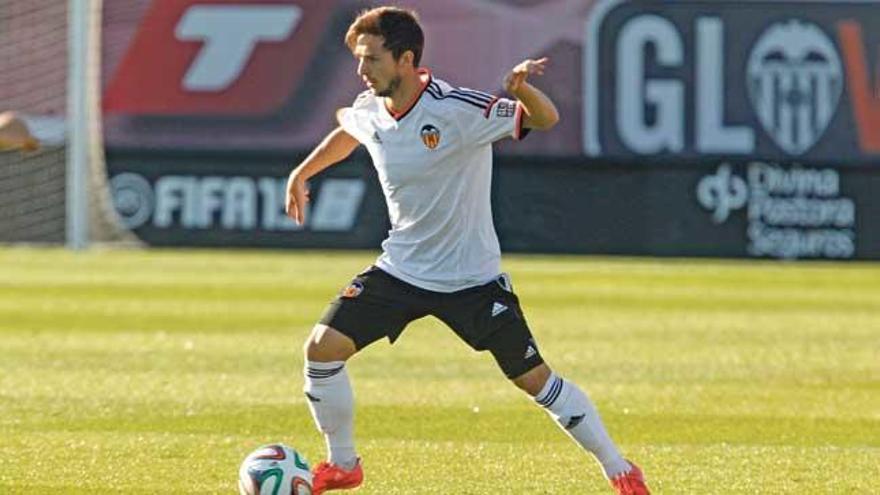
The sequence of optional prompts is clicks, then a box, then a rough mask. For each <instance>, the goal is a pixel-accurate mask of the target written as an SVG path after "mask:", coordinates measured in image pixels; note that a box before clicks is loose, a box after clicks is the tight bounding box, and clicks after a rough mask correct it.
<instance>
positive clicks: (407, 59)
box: [397, 50, 416, 68]
mask: <svg viewBox="0 0 880 495" xmlns="http://www.w3.org/2000/svg"><path fill="white" fill-rule="evenodd" d="M415 59H416V55H415V54H414V53H413V52H412V50H407V51H405V52H403V53H402V54H400V59H399V60H398V61H397V64H398V65H401V66H407V65H410V66H412V67H413V68H415V64H414V63H413V62H415Z"/></svg>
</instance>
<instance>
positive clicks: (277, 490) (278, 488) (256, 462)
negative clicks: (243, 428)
mask: <svg viewBox="0 0 880 495" xmlns="http://www.w3.org/2000/svg"><path fill="white" fill-rule="evenodd" d="M238 493H240V494H241V495H312V473H311V471H309V464H308V463H307V462H306V461H305V459H303V458H302V457H301V456H300V455H299V453H298V452H297V451H296V450H294V449H292V448H290V447H288V446H286V445H283V444H280V443H276V444H272V445H264V446H262V447H260V448H258V449H257V450H255V451H253V452H251V453H250V455H248V456H247V457H245V459H244V462H242V463H241V468H240V469H239V470H238Z"/></svg>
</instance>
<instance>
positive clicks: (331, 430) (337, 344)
mask: <svg viewBox="0 0 880 495" xmlns="http://www.w3.org/2000/svg"><path fill="white" fill-rule="evenodd" d="M355 352H357V348H356V346H355V344H354V341H353V340H352V339H351V338H350V337H348V336H346V335H345V334H343V333H342V332H340V331H338V330H336V329H334V328H332V327H329V326H327V325H321V324H318V325H315V327H314V328H313V329H312V333H311V335H309V338H308V339H307V340H306V343H305V345H304V346H303V354H304V355H305V371H304V372H305V386H304V387H303V388H304V391H305V394H306V398H307V399H308V403H309V409H310V410H311V412H312V417H313V418H314V420H315V424H316V425H317V426H318V429H319V430H320V431H321V433H323V434H324V439H325V441H326V443H327V451H328V461H329V462H330V463H332V464H336V465H338V466H341V467H343V468H345V469H351V468H353V467H354V466H355V464H357V453H356V451H355V448H354V395H353V393H352V390H351V382H350V381H349V378H348V372H347V371H346V369H345V362H346V361H347V360H348V358H350V357H351V356H353V355H354V354H355Z"/></svg>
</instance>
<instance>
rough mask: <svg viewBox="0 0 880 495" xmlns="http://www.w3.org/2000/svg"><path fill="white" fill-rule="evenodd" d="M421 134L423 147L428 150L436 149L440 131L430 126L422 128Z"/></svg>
mask: <svg viewBox="0 0 880 495" xmlns="http://www.w3.org/2000/svg"><path fill="white" fill-rule="evenodd" d="M421 134H422V142H423V143H425V146H427V147H428V149H429V150H433V149H435V148H437V146H438V145H439V144H440V129H437V128H436V127H434V126H432V125H431V124H427V125H425V126H423V127H422V131H421Z"/></svg>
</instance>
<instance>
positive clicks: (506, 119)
mask: <svg viewBox="0 0 880 495" xmlns="http://www.w3.org/2000/svg"><path fill="white" fill-rule="evenodd" d="M523 116H524V115H523V107H522V105H521V104H520V103H519V102H517V101H514V100H510V99H507V98H495V99H493V100H492V101H491V102H489V103H488V105H487V106H486V107H485V109H482V110H480V109H477V108H475V109H473V110H471V109H468V111H467V112H463V113H462V116H461V118H460V121H461V124H462V130H463V131H464V132H463V133H464V139H465V140H466V141H470V142H472V143H474V144H477V145H485V144H491V143H494V142H495V141H498V140H500V139H504V138H506V137H512V138H513V139H515V140H517V141H518V140H520V139H523V138H524V137H526V134H528V129H523Z"/></svg>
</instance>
